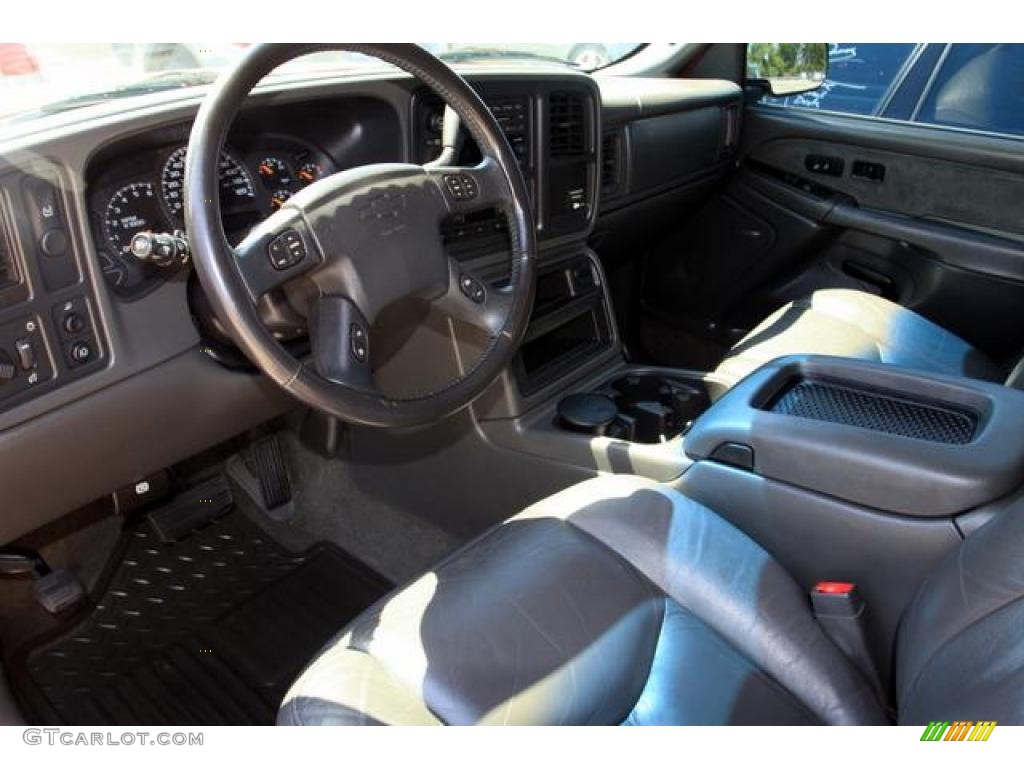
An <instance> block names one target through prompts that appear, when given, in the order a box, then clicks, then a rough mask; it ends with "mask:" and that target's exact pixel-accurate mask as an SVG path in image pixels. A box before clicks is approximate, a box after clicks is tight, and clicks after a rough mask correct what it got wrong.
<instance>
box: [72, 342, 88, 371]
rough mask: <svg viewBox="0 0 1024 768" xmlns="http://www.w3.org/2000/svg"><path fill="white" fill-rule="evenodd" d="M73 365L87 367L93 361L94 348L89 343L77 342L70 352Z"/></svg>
mask: <svg viewBox="0 0 1024 768" xmlns="http://www.w3.org/2000/svg"><path fill="white" fill-rule="evenodd" d="M69 355H70V357H71V364H72V365H85V363H88V362H89V361H90V360H92V347H91V346H90V345H89V342H87V341H76V342H75V343H74V344H72V345H71V349H70V350H69Z"/></svg>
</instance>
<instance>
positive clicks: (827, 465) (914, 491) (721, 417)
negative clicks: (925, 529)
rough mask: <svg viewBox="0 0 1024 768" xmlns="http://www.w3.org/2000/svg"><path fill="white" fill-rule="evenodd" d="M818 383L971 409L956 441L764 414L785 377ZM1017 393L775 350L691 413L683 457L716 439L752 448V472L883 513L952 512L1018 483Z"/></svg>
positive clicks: (1023, 423)
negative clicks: (966, 432)
mask: <svg viewBox="0 0 1024 768" xmlns="http://www.w3.org/2000/svg"><path fill="white" fill-rule="evenodd" d="M798 377H802V378H812V379H819V380H827V381H831V382H835V383H839V384H845V385H853V386H860V387H863V388H867V389H871V390H875V391H880V392H888V393H892V394H896V395H899V396H903V397H907V398H912V399H918V400H921V401H924V402H930V403H935V404H939V405H946V406H950V407H954V408H958V409H962V410H966V411H969V412H972V413H974V414H975V415H976V416H977V418H978V429H977V433H976V434H975V436H974V438H973V439H972V440H971V442H969V443H967V444H965V445H949V444H944V443H936V442H930V441H926V440H918V439H914V438H908V437H901V436H898V435H892V434H887V433H883V432H876V431H872V430H868V429H862V428H859V427H852V426H846V425H843V424H833V423H829V422H824V421H816V420H812V419H805V418H799V417H792V416H787V415H783V414H779V413H772V412H770V411H768V410H766V409H765V408H764V405H765V404H766V403H767V402H768V401H769V400H770V399H771V398H772V397H773V396H774V395H775V394H776V393H777V392H779V391H780V390H781V388H782V387H784V386H785V385H786V384H787V383H788V382H790V381H792V380H793V379H795V378H798ZM1021 435H1024V392H1020V391H1018V390H1013V389H1009V388H1007V387H1003V386H1000V385H997V384H990V383H988V382H983V381H977V380H974V379H965V378H957V377H951V376H942V375H939V374H931V373H925V372H921V371H914V370H909V369H904V368H899V367H897V366H893V365H887V364H881V363H869V362H864V361H858V360H851V359H845V358H838V357H825V356H789V357H781V358H778V359H777V360H775V361H773V362H771V363H768V364H767V365H765V366H763V367H761V368H759V369H758V370H757V371H755V372H754V373H752V374H750V375H749V376H748V377H747V378H745V379H743V380H742V381H741V382H740V383H739V384H737V385H736V386H735V387H733V388H732V389H731V390H730V391H729V392H727V393H726V394H725V396H724V397H722V398H721V399H720V400H719V401H718V402H717V403H715V405H714V406H712V408H710V409H709V410H708V411H707V412H706V413H705V414H704V415H703V416H701V417H700V418H699V419H698V420H697V422H696V424H695V425H694V427H693V429H691V431H690V433H689V435H688V436H687V439H686V446H685V448H686V452H687V454H688V455H689V456H690V458H692V459H708V458H710V457H711V456H712V455H713V454H714V452H715V450H716V449H718V448H719V446H721V445H724V444H726V443H738V444H740V445H746V446H749V447H750V448H752V449H753V452H754V471H755V472H756V474H758V475H760V476H762V477H765V478H772V479H774V480H779V481H782V482H785V483H788V484H790V485H794V486H799V487H801V488H806V489H809V490H813V491H817V492H819V493H822V494H827V495H829V496H833V497H835V498H837V499H844V500H847V501H850V502H853V503H857V504H861V505H863V506H867V507H872V508H874V509H877V510H882V511H885V512H890V513H896V514H901V515H910V516H914V517H943V516H949V515H955V514H958V513H961V512H964V511H966V510H969V509H972V508H974V507H977V506H980V505H982V504H985V503H988V502H991V501H994V500H995V499H998V498H1000V497H1001V496H1004V495H1005V494H1007V493H1010V492H1011V491H1013V490H1014V489H1015V488H1017V487H1018V486H1020V485H1021V482H1022V480H1024V441H1022V440H1021Z"/></svg>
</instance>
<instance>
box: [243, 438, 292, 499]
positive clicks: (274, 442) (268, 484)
mask: <svg viewBox="0 0 1024 768" xmlns="http://www.w3.org/2000/svg"><path fill="white" fill-rule="evenodd" d="M245 466H246V469H248V470H249V472H250V474H252V476H253V477H255V478H256V479H257V480H258V481H259V486H260V494H261V495H262V496H263V507H264V509H267V510H275V509H278V508H280V507H283V506H284V505H286V504H287V503H288V502H290V501H291V500H292V481H291V478H289V477H288V465H287V464H285V461H284V451H283V450H282V449H281V441H280V440H278V439H277V435H270V436H268V437H264V438H261V439H260V440H257V441H256V442H254V443H253V444H252V445H251V446H250V447H249V450H248V451H247V455H246V457H245Z"/></svg>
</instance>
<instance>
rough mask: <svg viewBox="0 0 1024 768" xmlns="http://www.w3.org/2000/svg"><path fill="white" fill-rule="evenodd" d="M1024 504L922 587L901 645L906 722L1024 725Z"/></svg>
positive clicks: (978, 534) (980, 533)
mask: <svg viewBox="0 0 1024 768" xmlns="http://www.w3.org/2000/svg"><path fill="white" fill-rule="evenodd" d="M1022 553H1024V499H1022V500H1019V501H1017V502H1015V503H1014V504H1011V505H1010V506H1008V507H1007V508H1006V509H1005V510H1003V511H1002V512H1000V513H999V514H998V515H997V516H996V517H995V518H994V519H993V520H992V521H991V522H989V523H988V524H987V525H985V526H983V527H982V528H980V529H978V530H977V531H975V532H974V533H972V534H971V535H970V536H968V537H967V539H965V541H964V543H963V544H962V545H961V546H960V547H959V549H957V550H955V551H954V552H951V553H950V554H949V555H948V556H947V557H946V558H945V560H944V561H943V562H942V563H941V564H940V565H939V567H938V568H936V570H935V571H934V572H933V573H932V574H931V576H929V578H928V579H927V580H926V581H925V583H924V584H923V585H922V586H921V588H920V591H919V592H918V595H917V597H916V598H915V599H914V602H913V603H912V604H911V607H910V608H909V610H908V611H907V613H906V614H905V615H904V618H903V622H902V624H901V626H900V633H899V638H898V641H897V646H898V647H897V657H896V659H897V666H896V673H897V679H896V682H897V693H898V702H899V713H900V722H901V723H906V724H920V723H928V722H929V721H930V720H996V721H998V722H999V723H1001V724H1017V725H1020V724H1024V642H1022V636H1024V557H1022Z"/></svg>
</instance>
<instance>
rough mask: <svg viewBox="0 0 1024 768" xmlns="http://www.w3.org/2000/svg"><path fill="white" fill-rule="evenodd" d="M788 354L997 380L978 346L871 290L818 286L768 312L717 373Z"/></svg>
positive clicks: (746, 370) (999, 375) (739, 374)
mask: <svg viewBox="0 0 1024 768" xmlns="http://www.w3.org/2000/svg"><path fill="white" fill-rule="evenodd" d="M791 354H819V355H835V356H837V357H852V358H857V359H860V360H870V361H874V362H881V363H891V364H893V365H901V366H904V367H907V368H917V369H920V370H925V371H931V372H933V373H943V374H949V375H953V376H968V377H970V378H975V379H984V380H987V381H998V382H1002V381H1003V379H1004V377H1005V372H1004V371H1003V370H1002V369H1001V368H1000V367H999V366H998V365H996V364H995V363H994V362H993V361H992V360H990V359H989V358H988V357H986V356H985V355H984V354H983V353H982V352H979V351H978V350H976V349H974V348H973V347H972V346H971V345H970V344H968V343H967V342H966V341H964V340H963V339H961V338H959V337H957V336H954V335H953V334H952V333H950V332H949V331H947V330H945V329H944V328H941V327H940V326H938V325H936V324H935V323H933V322H931V321H930V320H926V319H925V318H924V317H922V316H921V315H919V314H917V313H916V312H914V311H912V310H910V309H907V308H906V307H902V306H900V305H899V304H894V303H893V302H891V301H888V300H886V299H883V298H881V297H880V296H874V295H872V294H870V293H864V292H861V291H852V290H845V289H831V290H824V291H817V292H815V293H814V294H812V295H811V296H809V297H808V298H806V299H801V300H799V301H794V302H791V303H789V304H787V305H786V306H784V307H782V308H781V309H779V310H778V311H776V312H774V313H773V314H771V315H770V316H769V317H768V318H766V319H765V320H764V322H762V323H761V324H760V325H758V326H757V327H756V328H754V330H752V331H751V332H750V333H749V334H747V336H746V337H744V338H743V339H742V340H741V341H740V342H739V343H738V344H736V346H734V347H733V348H732V350H730V352H729V354H728V355H726V357H725V359H724V360H723V361H722V362H721V363H720V364H719V366H718V368H717V369H716V370H715V374H716V375H717V376H719V377H720V378H723V379H725V380H726V381H728V382H731V383H736V382H738V381H739V380H740V379H742V378H743V377H745V376H747V375H748V374H750V373H752V372H753V371H754V370H756V369H757V368H759V367H760V366H762V365H763V364H765V363H767V362H769V361H770V360H774V359H775V358H777V357H782V356H783V355H791Z"/></svg>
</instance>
